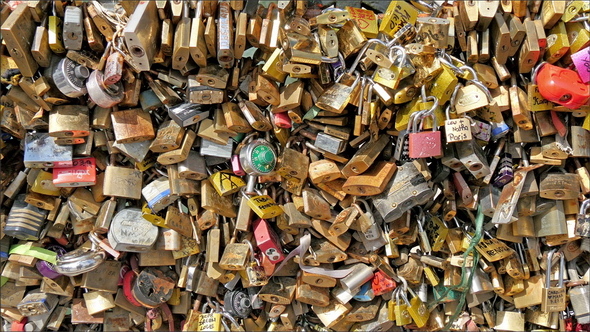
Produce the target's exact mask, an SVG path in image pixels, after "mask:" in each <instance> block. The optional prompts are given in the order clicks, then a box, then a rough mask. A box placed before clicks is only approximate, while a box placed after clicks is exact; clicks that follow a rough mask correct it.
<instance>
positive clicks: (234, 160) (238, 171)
mask: <svg viewBox="0 0 590 332" xmlns="http://www.w3.org/2000/svg"><path fill="white" fill-rule="evenodd" d="M231 169H232V172H234V174H235V175H237V176H244V175H246V172H245V171H244V169H243V168H242V164H241V163H240V156H239V155H237V154H234V155H233V156H231Z"/></svg>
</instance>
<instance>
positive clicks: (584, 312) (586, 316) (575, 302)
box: [569, 285, 590, 324]
mask: <svg viewBox="0 0 590 332" xmlns="http://www.w3.org/2000/svg"><path fill="white" fill-rule="evenodd" d="M569 297H570V302H571V304H572V307H574V312H575V313H576V320H577V321H578V323H580V324H590V289H589V287H588V285H581V286H576V287H573V288H570V291H569Z"/></svg>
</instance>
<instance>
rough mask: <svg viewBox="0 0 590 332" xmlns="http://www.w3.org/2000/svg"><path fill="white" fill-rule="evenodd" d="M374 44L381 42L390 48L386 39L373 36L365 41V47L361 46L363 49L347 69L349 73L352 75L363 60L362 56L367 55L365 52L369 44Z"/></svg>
mask: <svg viewBox="0 0 590 332" xmlns="http://www.w3.org/2000/svg"><path fill="white" fill-rule="evenodd" d="M373 44H381V45H383V46H385V47H387V48H389V45H388V44H387V43H385V42H384V41H382V40H381V39H375V38H373V39H369V40H367V42H366V43H365V45H364V46H363V48H361V50H360V51H359V53H358V54H357V56H356V58H355V59H354V62H353V63H352V65H351V66H350V68H348V70H347V71H346V73H347V74H349V75H351V74H352V73H353V72H354V71H355V70H356V67H357V66H358V64H359V63H360V62H361V59H362V57H363V56H364V55H365V53H367V50H368V49H369V46H371V45H373Z"/></svg>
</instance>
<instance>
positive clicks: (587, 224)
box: [576, 200, 590, 237]
mask: <svg viewBox="0 0 590 332" xmlns="http://www.w3.org/2000/svg"><path fill="white" fill-rule="evenodd" d="M589 211H590V200H584V201H583V202H582V204H580V211H579V212H578V216H577V222H576V235H577V236H582V237H590V217H588V215H589V214H590V213H589Z"/></svg>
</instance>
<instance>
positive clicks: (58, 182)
mask: <svg viewBox="0 0 590 332" xmlns="http://www.w3.org/2000/svg"><path fill="white" fill-rule="evenodd" d="M95 184H96V160H95V159H94V157H88V158H75V159H73V161H72V167H66V168H56V169H54V170H53V185H54V186H56V187H85V186H93V185H95Z"/></svg>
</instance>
